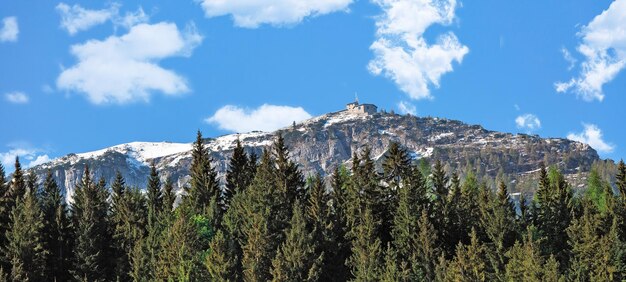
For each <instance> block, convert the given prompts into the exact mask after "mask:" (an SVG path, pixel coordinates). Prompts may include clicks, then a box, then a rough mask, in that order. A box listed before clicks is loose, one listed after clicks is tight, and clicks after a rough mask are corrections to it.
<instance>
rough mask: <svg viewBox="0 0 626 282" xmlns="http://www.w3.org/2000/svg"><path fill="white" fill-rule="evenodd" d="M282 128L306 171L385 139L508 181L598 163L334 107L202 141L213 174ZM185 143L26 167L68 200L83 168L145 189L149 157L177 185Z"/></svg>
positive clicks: (526, 142)
mask: <svg viewBox="0 0 626 282" xmlns="http://www.w3.org/2000/svg"><path fill="white" fill-rule="evenodd" d="M278 133H281V134H282V135H283V136H284V138H285V142H286V144H287V146H288V147H289V149H290V152H291V157H292V158H293V160H294V161H296V162H297V163H299V164H300V168H301V170H302V171H303V172H304V175H309V174H311V173H314V172H319V173H322V174H323V175H324V174H327V173H330V172H332V170H333V169H334V168H335V166H337V165H338V164H346V165H348V166H349V163H350V162H349V160H350V158H351V156H352V154H353V153H354V152H361V151H362V150H363V149H364V148H365V147H366V146H369V147H370V148H371V151H372V157H373V158H375V159H381V157H383V156H384V153H385V150H386V149H387V147H388V145H389V143H390V142H398V143H399V144H401V146H403V147H405V148H406V149H408V150H409V152H410V154H411V156H412V157H413V158H414V159H421V158H426V159H431V160H434V159H439V160H442V161H444V162H446V163H448V164H449V165H450V167H451V168H465V167H468V166H470V167H473V168H474V169H476V170H479V173H480V174H487V175H489V176H492V177H495V176H496V175H507V177H509V179H510V180H511V183H512V184H514V183H515V182H516V180H517V179H522V178H524V176H525V175H528V174H529V173H530V172H533V171H536V170H537V169H538V168H539V167H540V164H541V163H542V162H544V163H546V164H555V165H557V166H558V167H559V168H560V169H561V170H562V171H563V173H564V174H566V176H568V178H570V179H577V178H580V176H581V175H584V174H585V173H586V172H588V171H589V170H590V168H591V164H592V163H593V162H594V161H596V160H599V157H598V154H597V153H596V151H595V150H593V149H592V148H591V147H589V146H588V145H586V144H583V143H579V142H575V141H571V140H567V139H560V138H550V139H543V138H540V137H539V136H536V135H533V136H530V135H525V134H510V133H501V132H495V131H489V130H486V129H484V128H482V127H481V126H479V125H468V124H465V123H462V122H460V121H455V120H448V119H441V118H431V117H415V116H411V115H396V114H390V113H384V112H379V113H375V114H368V113H357V112H354V111H340V112H335V113H329V114H326V115H323V116H319V117H316V118H312V119H310V120H307V121H304V122H302V123H299V124H294V125H293V126H290V127H287V128H283V129H281V130H279V131H278V132H272V133H268V132H251V133H246V134H232V135H226V136H222V137H218V138H215V139H213V138H208V139H206V144H207V147H208V148H209V149H210V152H211V156H212V158H213V160H214V162H213V165H214V166H216V168H217V171H218V172H219V176H220V177H222V178H223V176H224V174H225V172H226V170H227V167H228V159H229V158H230V155H231V154H232V150H233V148H234V146H235V141H236V140H237V138H239V139H240V140H241V142H242V143H243V145H244V146H245V147H246V148H248V151H249V152H254V153H257V154H260V153H261V152H262V150H263V149H264V148H267V147H269V146H270V145H271V144H272V142H273V139H274V138H275V136H276V134H278ZM190 150H191V144H181V143H168V142H161V143H148V142H133V143H127V144H121V145H117V146H113V147H110V148H106V149H103V150H99V151H95V152H89V153H82V154H69V155H67V156H64V157H62V158H59V159H55V160H53V161H51V162H49V163H46V164H42V165H39V166H36V167H34V168H32V169H33V170H34V171H35V172H36V173H37V174H38V176H39V177H40V179H43V177H44V176H45V173H46V171H47V170H48V169H50V170H52V172H53V174H54V176H55V177H56V178H57V181H58V182H59V184H60V185H61V186H62V188H63V189H64V191H65V192H66V193H65V194H66V197H67V199H68V200H69V199H70V198H71V196H72V195H73V189H74V186H75V184H76V182H77V181H79V180H80V179H81V177H82V173H83V170H84V168H85V165H89V167H90V169H91V171H92V172H93V173H94V176H95V177H96V178H101V177H103V178H104V179H106V180H107V182H108V183H110V182H111V181H112V180H113V178H114V176H115V172H116V171H117V170H119V171H120V172H121V173H122V175H123V176H124V178H125V179H126V183H127V184H129V185H131V186H137V187H141V188H143V187H145V186H146V183H147V181H146V179H147V176H148V174H149V165H150V163H152V162H154V163H155V164H156V166H157V168H158V169H159V170H160V172H161V175H162V177H163V179H165V178H169V179H170V180H172V182H174V184H175V187H176V188H180V187H183V186H184V185H185V184H186V183H187V181H188V178H189V176H188V170H189V166H190V164H191V154H190Z"/></svg>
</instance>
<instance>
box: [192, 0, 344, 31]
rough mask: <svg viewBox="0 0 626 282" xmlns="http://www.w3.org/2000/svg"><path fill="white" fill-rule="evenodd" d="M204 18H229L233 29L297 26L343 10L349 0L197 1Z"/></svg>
mask: <svg viewBox="0 0 626 282" xmlns="http://www.w3.org/2000/svg"><path fill="white" fill-rule="evenodd" d="M198 1H199V2H200V4H201V5H202V8H203V9H204V14H205V15H206V16H207V17H219V16H225V15H229V14H230V15H232V17H233V20H234V22H235V25H236V26H239V27H245V28H256V27H258V26H259V25H261V24H270V25H274V26H283V25H292V24H297V23H300V22H301V21H302V20H304V19H305V18H306V17H315V16H319V15H324V14H329V13H333V12H337V11H346V10H347V9H348V6H349V5H350V4H351V3H352V0H237V1H225V0H198Z"/></svg>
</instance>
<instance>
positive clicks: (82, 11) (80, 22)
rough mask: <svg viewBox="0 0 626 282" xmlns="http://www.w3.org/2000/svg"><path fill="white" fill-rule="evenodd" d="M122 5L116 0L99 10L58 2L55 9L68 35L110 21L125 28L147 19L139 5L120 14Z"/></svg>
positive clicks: (144, 21)
mask: <svg viewBox="0 0 626 282" xmlns="http://www.w3.org/2000/svg"><path fill="white" fill-rule="evenodd" d="M121 6H122V5H121V4H119V3H116V2H112V3H110V4H109V5H108V6H107V7H105V8H103V9H99V10H93V9H87V8H84V7H82V6H80V5H78V4H74V5H72V6H70V5H67V4H65V3H59V4H58V5H57V6H56V10H57V12H58V13H59V15H61V28H63V29H65V30H66V31H67V33H69V34H70V35H75V34H76V33H78V32H80V31H85V30H88V29H90V28H92V27H94V26H97V25H101V24H103V23H105V22H107V21H111V22H112V23H113V25H114V26H115V27H118V26H121V27H124V28H127V29H130V28H131V27H133V26H135V25H137V24H140V23H146V22H148V20H149V17H148V15H146V13H145V12H144V10H143V8H141V7H139V9H137V11H135V12H126V13H125V14H124V15H123V16H122V15H121V14H120V7H121Z"/></svg>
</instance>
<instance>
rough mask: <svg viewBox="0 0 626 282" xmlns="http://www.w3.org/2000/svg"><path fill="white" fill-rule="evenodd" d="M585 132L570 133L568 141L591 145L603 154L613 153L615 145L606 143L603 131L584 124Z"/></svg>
mask: <svg viewBox="0 0 626 282" xmlns="http://www.w3.org/2000/svg"><path fill="white" fill-rule="evenodd" d="M583 127H584V130H583V131H582V132H580V133H569V134H568V135H567V139H570V140H574V141H578V142H582V143H585V144H589V146H591V147H592V148H594V149H596V150H598V152H601V153H611V152H613V150H614V149H615V145H613V144H610V143H608V142H606V141H604V139H603V137H602V130H600V128H598V126H596V125H595V124H587V123H583Z"/></svg>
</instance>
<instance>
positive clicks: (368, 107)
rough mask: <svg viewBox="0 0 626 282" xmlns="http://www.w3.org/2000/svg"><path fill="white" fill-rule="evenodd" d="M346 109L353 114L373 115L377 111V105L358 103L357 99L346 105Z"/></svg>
mask: <svg viewBox="0 0 626 282" xmlns="http://www.w3.org/2000/svg"><path fill="white" fill-rule="evenodd" d="M346 111H348V112H350V113H355V114H366V115H373V114H375V113H376V112H377V111H378V107H376V105H374V104H359V100H358V99H357V100H356V101H354V102H352V103H348V104H347V105H346Z"/></svg>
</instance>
